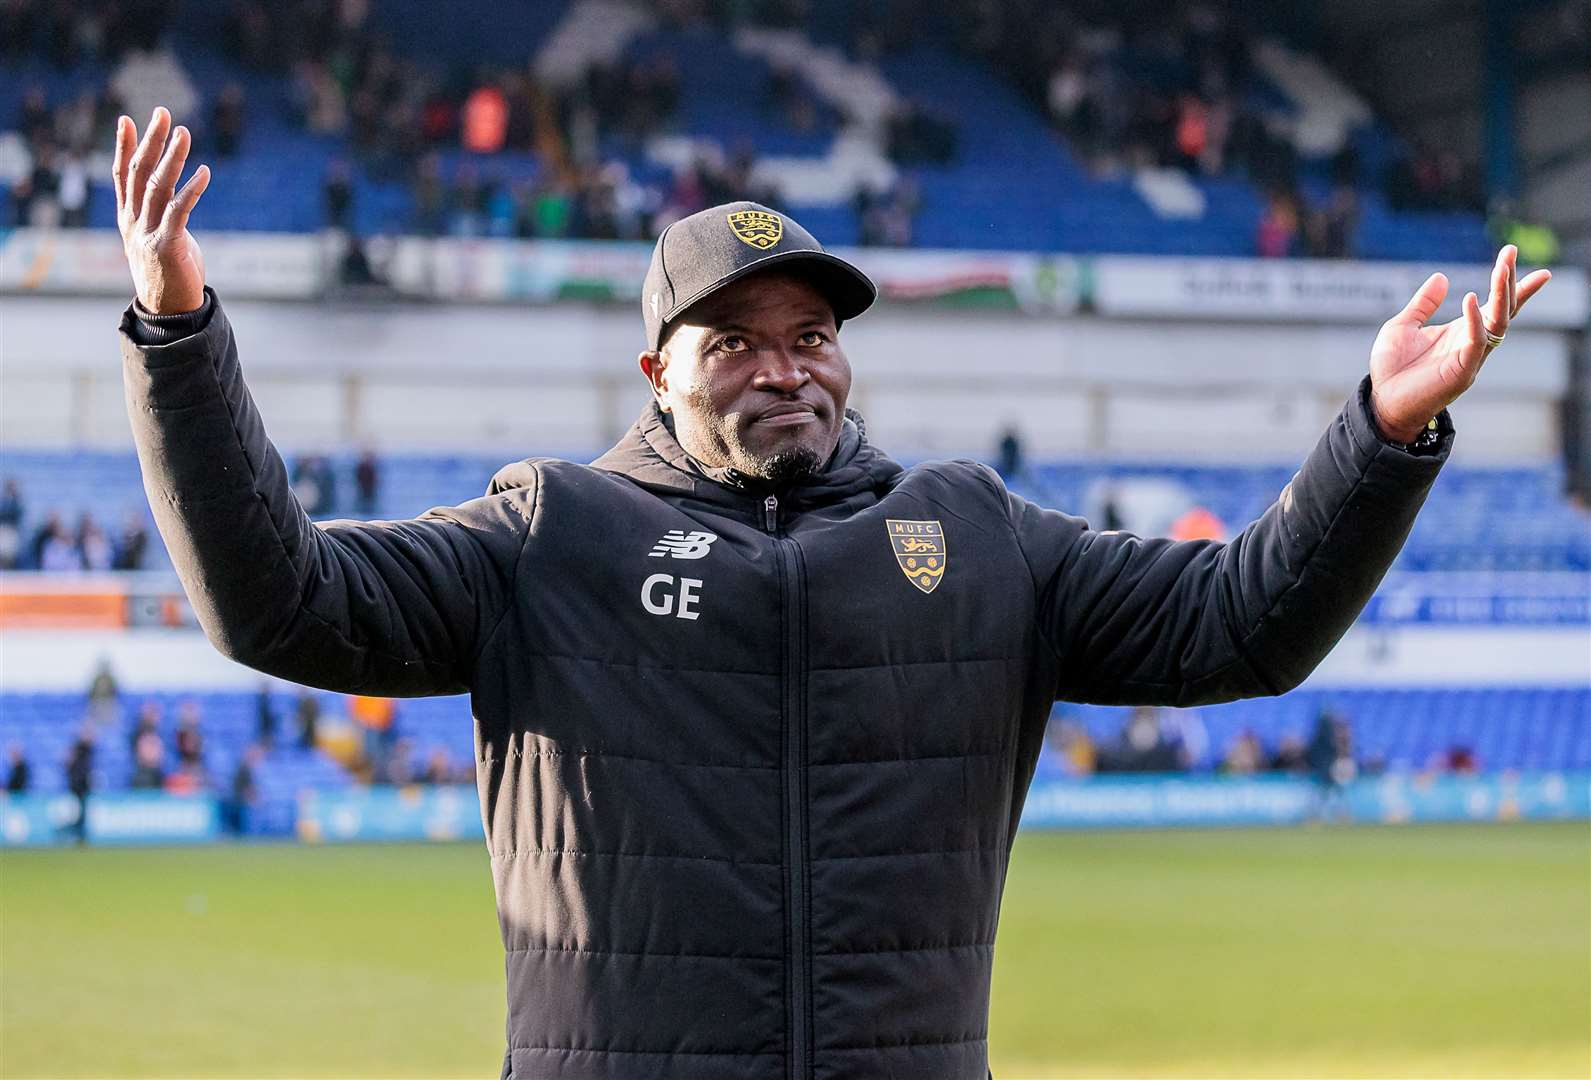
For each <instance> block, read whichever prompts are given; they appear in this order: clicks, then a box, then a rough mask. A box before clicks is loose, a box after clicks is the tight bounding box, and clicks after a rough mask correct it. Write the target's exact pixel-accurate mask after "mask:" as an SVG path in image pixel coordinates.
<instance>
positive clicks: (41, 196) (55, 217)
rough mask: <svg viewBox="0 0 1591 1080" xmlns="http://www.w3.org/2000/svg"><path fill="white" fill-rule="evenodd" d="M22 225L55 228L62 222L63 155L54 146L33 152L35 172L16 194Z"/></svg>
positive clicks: (18, 186) (33, 171) (19, 218)
mask: <svg viewBox="0 0 1591 1080" xmlns="http://www.w3.org/2000/svg"><path fill="white" fill-rule="evenodd" d="M11 197H12V199H13V201H14V203H15V205H16V221H17V224H18V225H29V226H32V227H33V228H36V229H53V228H55V227H56V226H58V225H60V223H61V171H60V152H59V151H58V150H57V149H56V148H55V146H54V144H53V143H50V142H48V141H45V142H42V143H40V144H39V145H38V146H37V147H36V148H35V149H34V151H33V169H32V171H31V172H30V173H29V174H28V175H27V177H26V178H24V179H23V181H22V182H21V183H19V184H17V186H16V188H15V189H14V190H13V191H12V193H11Z"/></svg>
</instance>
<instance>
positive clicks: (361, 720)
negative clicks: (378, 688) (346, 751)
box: [348, 694, 398, 774]
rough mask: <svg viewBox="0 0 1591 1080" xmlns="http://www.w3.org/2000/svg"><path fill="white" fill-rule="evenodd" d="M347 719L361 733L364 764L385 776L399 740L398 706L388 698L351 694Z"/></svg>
mask: <svg viewBox="0 0 1591 1080" xmlns="http://www.w3.org/2000/svg"><path fill="white" fill-rule="evenodd" d="M348 715H349V716H350V717H351V718H352V719H353V721H354V723H355V724H357V725H358V726H359V728H360V730H361V731H362V732H363V741H364V753H365V760H366V761H368V762H369V763H370V764H371V766H372V767H373V769H374V770H375V772H376V773H378V774H384V773H385V771H386V768H387V764H388V762H387V759H388V758H389V757H391V756H392V749H393V746H394V745H395V744H396V743H397V740H398V722H397V721H398V703H397V702H396V701H394V700H392V699H391V698H384V697H369V696H367V695H364V694H354V695H352V696H350V697H349V699H348Z"/></svg>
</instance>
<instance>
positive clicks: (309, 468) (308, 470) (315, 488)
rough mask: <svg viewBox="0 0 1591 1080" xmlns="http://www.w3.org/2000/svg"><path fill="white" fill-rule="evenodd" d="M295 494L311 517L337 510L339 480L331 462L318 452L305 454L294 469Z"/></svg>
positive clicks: (324, 515)
mask: <svg viewBox="0 0 1591 1080" xmlns="http://www.w3.org/2000/svg"><path fill="white" fill-rule="evenodd" d="M293 494H294V495H296V496H298V501H299V503H301V504H302V505H303V507H304V513H306V514H308V515H309V516H310V517H326V516H327V515H330V514H334V513H336V512H337V481H336V478H335V477H334V476H333V475H332V471H331V464H330V463H329V462H328V461H327V460H326V459H325V458H323V457H321V456H320V455H318V454H305V455H304V456H303V457H301V458H299V459H298V464H297V466H296V467H295V468H294V469H293Z"/></svg>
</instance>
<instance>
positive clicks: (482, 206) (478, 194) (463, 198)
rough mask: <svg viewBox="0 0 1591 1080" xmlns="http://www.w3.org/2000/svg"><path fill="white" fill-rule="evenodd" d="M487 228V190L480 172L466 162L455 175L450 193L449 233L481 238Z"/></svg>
mask: <svg viewBox="0 0 1591 1080" xmlns="http://www.w3.org/2000/svg"><path fill="white" fill-rule="evenodd" d="M485 227H486V190H485V188H484V187H483V186H482V184H481V178H480V173H479V171H478V170H477V169H476V168H475V166H474V165H472V164H470V163H469V162H465V163H464V164H463V165H460V166H459V167H458V169H457V170H456V171H455V172H454V173H453V186H452V188H451V189H450V190H449V192H448V232H449V233H451V234H452V235H454V236H479V235H480V234H481V233H482V232H483V231H484V230H485Z"/></svg>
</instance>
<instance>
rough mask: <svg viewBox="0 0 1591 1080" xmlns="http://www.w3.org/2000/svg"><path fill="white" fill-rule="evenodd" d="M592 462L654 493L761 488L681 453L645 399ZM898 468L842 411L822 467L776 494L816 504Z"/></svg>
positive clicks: (879, 480)
mask: <svg viewBox="0 0 1591 1080" xmlns="http://www.w3.org/2000/svg"><path fill="white" fill-rule="evenodd" d="M591 465H592V467H593V468H597V469H604V470H606V471H608V472H614V473H619V474H620V475H623V476H626V477H629V478H630V479H631V480H633V481H634V482H635V483H637V484H640V485H641V486H642V487H645V488H650V489H652V490H655V491H666V492H673V493H678V494H691V495H696V496H698V497H701V498H706V499H710V500H713V501H725V500H726V499H730V500H734V501H741V500H744V499H745V498H746V496H747V495H748V494H758V495H760V494H761V493H762V491H763V490H764V489H762V488H760V487H758V486H757V484H756V482H755V481H750V482H748V481H747V480H745V479H742V478H741V477H740V476H739V474H737V473H736V472H735V471H734V470H733V469H727V468H725V469H714V468H709V467H707V466H705V465H703V464H701V463H700V462H698V461H697V460H696V459H695V458H693V457H691V456H690V455H689V454H688V453H686V452H685V448H684V447H682V446H681V445H680V444H679V441H678V440H677V439H675V438H674V432H673V431H672V430H670V428H669V425H668V422H667V421H666V420H665V419H664V418H663V412H662V410H660V409H659V408H658V407H657V402H656V401H649V402H647V405H646V408H645V409H643V410H642V412H641V415H640V417H639V418H638V419H637V420H636V421H635V423H634V424H633V425H631V427H630V430H629V431H627V432H626V433H625V434H624V437H623V438H621V439H620V440H619V441H618V443H617V444H616V445H615V446H614V447H613V449H611V450H609V451H608V452H607V453H605V454H603V455H602V456H601V457H599V458H597V460H595V461H593V462H592V463H591ZM900 471H901V468H900V466H899V465H897V464H896V463H895V462H894V461H892V460H890V458H889V457H888V456H887V455H886V454H884V453H883V452H882V451H880V450H878V449H876V448H874V446H873V445H872V444H871V443H869V442H868V441H867V428H866V425H865V423H864V422H863V420H862V417H861V414H860V413H857V412H856V411H854V410H852V409H846V410H845V419H844V421H843V422H842V426H841V429H840V441H839V445H838V446H836V447H835V450H834V454H833V456H832V457H831V458H830V459H829V463H828V465H827V467H826V468H825V469H824V470H823V472H821V473H819V474H818V475H816V476H813V477H811V478H809V479H807V480H805V481H803V482H802V483H800V484H797V485H794V486H792V487H791V488H789V489H788V490H786V491H782V492H780V493H779V494H780V496H781V498H783V499H784V500H785V501H786V503H788V504H791V505H795V506H820V505H824V504H828V503H833V502H838V501H840V500H842V499H844V498H847V497H848V496H850V495H854V494H857V493H859V492H861V491H865V490H869V489H874V488H880V487H886V486H888V485H889V483H890V482H891V481H892V480H893V479H894V478H895V477H896V476H897V475H898V474H899V473H900Z"/></svg>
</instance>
